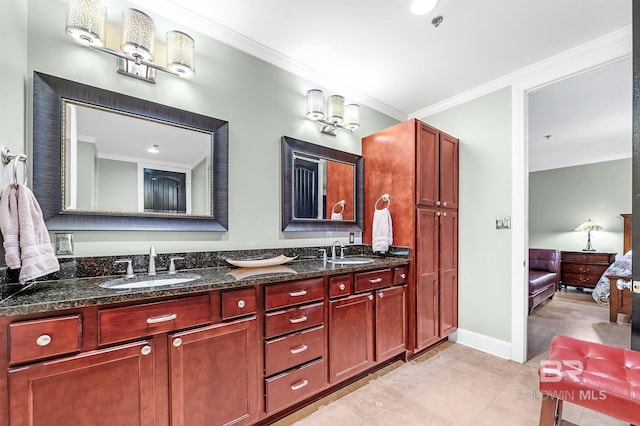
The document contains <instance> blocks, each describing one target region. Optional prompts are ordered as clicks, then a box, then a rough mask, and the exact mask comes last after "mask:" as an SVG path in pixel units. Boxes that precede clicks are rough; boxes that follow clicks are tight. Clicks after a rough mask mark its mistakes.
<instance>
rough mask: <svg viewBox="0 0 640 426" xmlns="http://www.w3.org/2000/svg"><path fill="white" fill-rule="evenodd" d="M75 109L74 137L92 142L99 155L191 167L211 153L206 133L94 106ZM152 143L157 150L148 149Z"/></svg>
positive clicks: (208, 136)
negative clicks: (151, 151) (75, 127)
mask: <svg viewBox="0 0 640 426" xmlns="http://www.w3.org/2000/svg"><path fill="white" fill-rule="evenodd" d="M77 111H78V112H77V123H78V124H77V128H78V140H80V141H83V142H89V143H94V144H95V147H96V150H97V152H98V157H99V158H108V159H112V160H122V161H132V162H141V163H149V164H156V165H165V166H174V167H180V168H188V169H193V167H195V166H196V165H197V164H198V163H200V162H201V161H202V160H203V159H204V158H205V157H207V156H209V155H210V154H211V142H212V141H211V135H210V134H208V133H204V132H199V131H194V130H193V129H185V128H180V127H176V126H174V125H167V124H164V123H161V122H156V121H151V120H147V119H140V117H135V116H129V115H124V114H117V113H112V112H107V111H105V110H101V109H96V108H89V107H84V106H78V109H77ZM67 124H69V120H67ZM154 145H158V147H157V150H158V152H157V153H150V152H148V151H147V149H149V148H152V147H153V146H154Z"/></svg>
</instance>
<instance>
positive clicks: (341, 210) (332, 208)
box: [331, 200, 346, 214]
mask: <svg viewBox="0 0 640 426" xmlns="http://www.w3.org/2000/svg"><path fill="white" fill-rule="evenodd" d="M345 204H346V201H344V200H340V201H338V202H337V203H335V204H334V205H333V207H331V213H332V214H342V212H344V205H345ZM336 207H340V211H339V212H337V211H336Z"/></svg>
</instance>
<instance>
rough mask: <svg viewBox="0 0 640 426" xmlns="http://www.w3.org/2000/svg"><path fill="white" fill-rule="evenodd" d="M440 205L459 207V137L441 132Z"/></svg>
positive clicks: (452, 207)
mask: <svg viewBox="0 0 640 426" xmlns="http://www.w3.org/2000/svg"><path fill="white" fill-rule="evenodd" d="M439 174H440V193H439V194H440V195H439V198H438V199H439V200H440V206H441V207H446V208H451V209H457V208H458V139H456V138H454V137H453V136H449V135H447V134H446V133H440V166H439Z"/></svg>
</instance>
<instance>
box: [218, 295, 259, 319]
mask: <svg viewBox="0 0 640 426" xmlns="http://www.w3.org/2000/svg"><path fill="white" fill-rule="evenodd" d="M255 312H256V290H255V289H254V288H253V287H252V288H244V289H241V290H232V291H223V292H222V319H224V320H226V319H229V318H234V317H239V316H242V315H249V314H254V313H255Z"/></svg>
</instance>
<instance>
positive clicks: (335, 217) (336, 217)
mask: <svg viewBox="0 0 640 426" xmlns="http://www.w3.org/2000/svg"><path fill="white" fill-rule="evenodd" d="M331 220H342V213H331Z"/></svg>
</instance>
